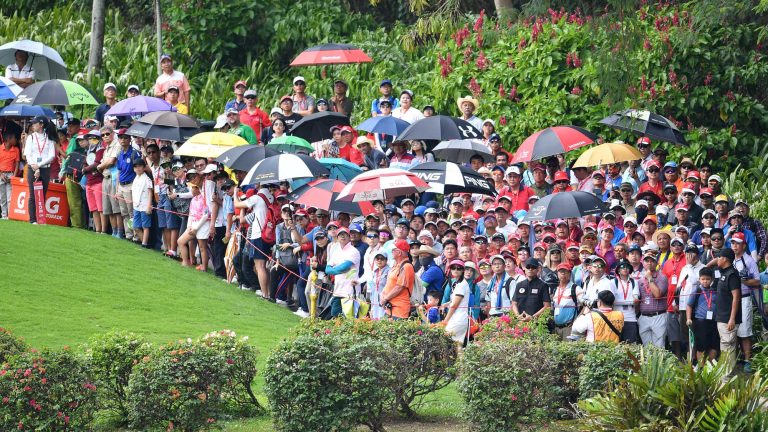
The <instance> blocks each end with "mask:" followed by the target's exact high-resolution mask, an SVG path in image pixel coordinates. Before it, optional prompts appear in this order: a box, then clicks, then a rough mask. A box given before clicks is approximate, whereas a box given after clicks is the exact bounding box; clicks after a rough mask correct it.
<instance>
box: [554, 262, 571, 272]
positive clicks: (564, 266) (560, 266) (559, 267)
mask: <svg viewBox="0 0 768 432" xmlns="http://www.w3.org/2000/svg"><path fill="white" fill-rule="evenodd" d="M557 270H566V271H571V265H570V264H568V263H560V264H558V265H557Z"/></svg>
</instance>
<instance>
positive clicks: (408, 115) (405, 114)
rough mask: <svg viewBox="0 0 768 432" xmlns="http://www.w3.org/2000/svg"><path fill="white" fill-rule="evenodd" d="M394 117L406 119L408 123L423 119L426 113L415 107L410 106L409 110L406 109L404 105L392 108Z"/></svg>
mask: <svg viewBox="0 0 768 432" xmlns="http://www.w3.org/2000/svg"><path fill="white" fill-rule="evenodd" d="M392 117H396V118H399V119H400V120H405V121H407V122H408V123H414V122H416V121H419V120H421V119H423V118H424V114H422V113H421V111H419V110H417V109H416V108H413V107H411V108H408V110H407V111H404V110H403V107H397V108H395V109H393V110H392Z"/></svg>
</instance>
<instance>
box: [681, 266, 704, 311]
mask: <svg viewBox="0 0 768 432" xmlns="http://www.w3.org/2000/svg"><path fill="white" fill-rule="evenodd" d="M703 268H704V264H702V263H701V261H697V262H696V265H693V266H692V265H690V264H686V265H685V267H683V269H682V270H680V276H679V279H678V280H679V281H680V283H679V284H678V288H680V294H679V296H680V298H679V300H678V301H677V304H678V307H679V308H680V310H685V308H686V306H688V300H689V297H690V296H691V295H692V294H693V293H695V292H696V290H697V289H698V288H699V287H700V286H701V284H700V283H699V272H700V271H701V269H703Z"/></svg>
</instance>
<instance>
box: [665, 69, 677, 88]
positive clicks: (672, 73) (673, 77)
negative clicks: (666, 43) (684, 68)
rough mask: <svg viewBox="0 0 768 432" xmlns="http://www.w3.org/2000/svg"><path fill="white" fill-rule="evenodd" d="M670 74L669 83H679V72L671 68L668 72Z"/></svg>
mask: <svg viewBox="0 0 768 432" xmlns="http://www.w3.org/2000/svg"><path fill="white" fill-rule="evenodd" d="M667 75H668V76H669V83H670V84H672V85H675V84H677V73H676V72H675V71H674V70H672V69H670V71H669V73H668V74H667Z"/></svg>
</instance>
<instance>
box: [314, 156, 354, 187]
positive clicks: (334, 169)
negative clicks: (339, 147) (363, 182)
mask: <svg viewBox="0 0 768 432" xmlns="http://www.w3.org/2000/svg"><path fill="white" fill-rule="evenodd" d="M318 162H320V163H321V164H323V166H324V167H326V168H328V171H330V172H331V175H330V176H329V178H332V179H335V180H341V181H343V182H345V183H346V182H349V181H350V180H352V179H353V178H355V177H356V176H358V175H359V174H361V173H362V172H363V169H362V168H360V167H359V166H357V165H355V164H353V163H352V162H350V161H348V160H346V159H341V158H322V159H320V160H319V161H318Z"/></svg>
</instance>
